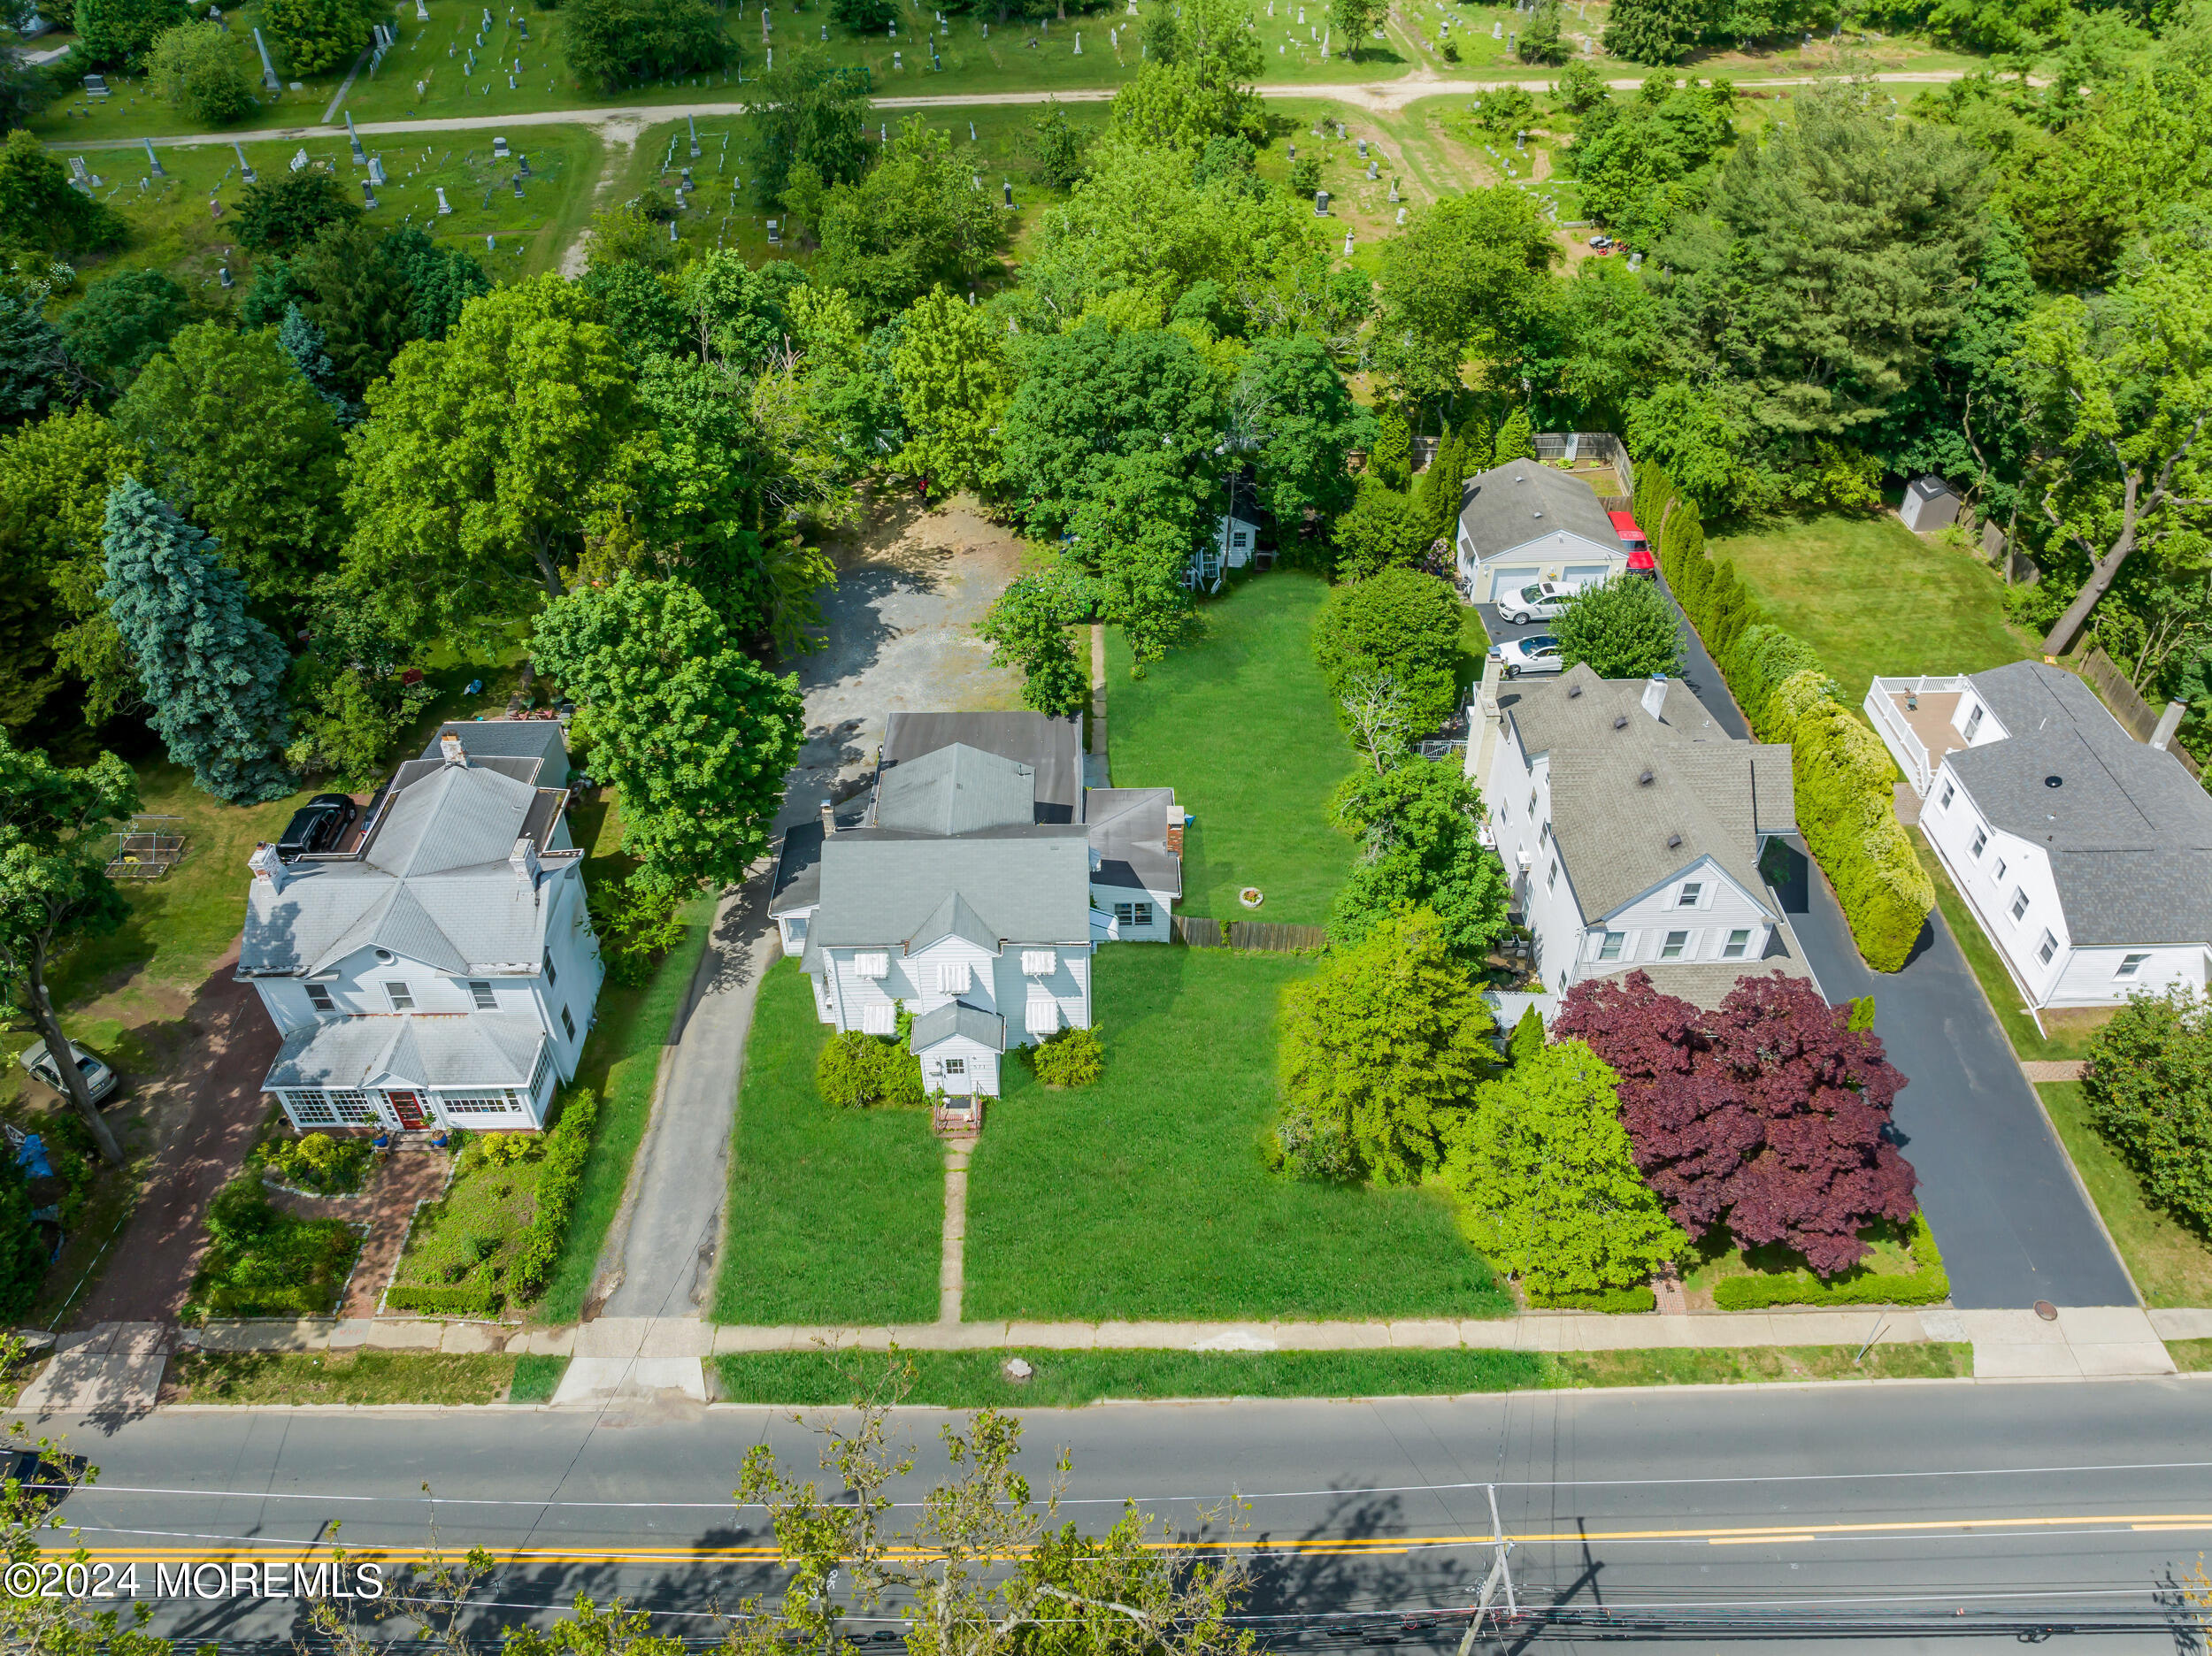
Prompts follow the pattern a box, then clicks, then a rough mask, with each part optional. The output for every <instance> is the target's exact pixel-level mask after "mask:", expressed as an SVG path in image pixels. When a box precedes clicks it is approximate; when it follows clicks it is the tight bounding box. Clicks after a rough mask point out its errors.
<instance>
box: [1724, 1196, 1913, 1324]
mask: <svg viewBox="0 0 2212 1656" xmlns="http://www.w3.org/2000/svg"><path fill="white" fill-rule="evenodd" d="M1906 1239H1907V1242H1908V1244H1909V1246H1910V1247H1911V1249H1912V1253H1913V1259H1914V1261H1915V1262H1916V1264H1917V1265H1918V1266H1919V1269H1917V1270H1915V1271H1913V1272H1912V1273H1911V1274H1909V1275H1901V1274H1896V1275H1893V1274H1888V1273H1885V1272H1881V1271H1870V1270H1865V1269H1860V1270H1853V1271H1847V1272H1846V1273H1845V1274H1844V1275H1842V1276H1838V1277H1835V1278H1833V1279H1832V1280H1831V1281H1828V1282H1823V1281H1822V1280H1821V1279H1820V1278H1819V1277H1817V1276H1814V1275H1813V1273H1812V1272H1810V1271H1809V1270H1794V1271H1780V1272H1762V1273H1761V1274H1759V1275H1758V1276H1724V1277H1723V1278H1722V1279H1721V1280H1720V1281H1719V1282H1718V1283H1717V1284H1715V1285H1714V1288H1713V1304H1714V1305H1715V1306H1716V1307H1718V1308H1719V1309H1721V1310H1723V1311H1763V1310H1764V1309H1766V1308H1767V1307H1769V1306H1793V1305H1809V1306H1845V1305H1935V1304H1938V1303H1939V1302H1940V1301H1942V1300H1944V1299H1949V1298H1950V1295H1951V1278H1950V1275H1949V1273H1947V1271H1946V1270H1945V1269H1943V1255H1942V1253H1940V1252H1939V1250H1938V1249H1937V1247H1936V1243H1935V1235H1934V1233H1933V1232H1932V1231H1931V1230H1929V1229H1928V1222H1927V1220H1926V1219H1925V1218H1924V1217H1923V1216H1922V1215H1917V1214H1916V1215H1913V1219H1912V1223H1911V1227H1910V1229H1909V1230H1908V1231H1907V1233H1906Z"/></svg>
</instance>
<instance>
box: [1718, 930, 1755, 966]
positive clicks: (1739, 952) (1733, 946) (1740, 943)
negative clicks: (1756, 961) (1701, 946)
mask: <svg viewBox="0 0 2212 1656" xmlns="http://www.w3.org/2000/svg"><path fill="white" fill-rule="evenodd" d="M1750 952H1751V928H1750V927H1748V926H1738V927H1737V928H1736V929H1735V930H1734V931H1731V932H1730V933H1729V934H1728V941H1727V942H1725V943H1724V944H1722V945H1721V947H1720V957H1721V959H1723V960H1741V959H1742V958H1743V957H1744V956H1745V955H1746V954H1749V953H1750Z"/></svg>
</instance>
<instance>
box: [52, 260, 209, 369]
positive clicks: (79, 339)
mask: <svg viewBox="0 0 2212 1656" xmlns="http://www.w3.org/2000/svg"><path fill="white" fill-rule="evenodd" d="M192 316H193V304H192V295H190V294H188V293H187V292H185V290H184V289H183V288H180V287H179V286H178V285H177V284H176V282H175V281H173V280H171V279H170V278H169V277H168V276H166V275H165V274H163V273H162V272H160V271H156V270H127V271H118V272H115V274H114V275H112V276H104V277H102V278H101V279H100V280H98V281H96V282H94V283H92V284H91V285H90V286H89V287H88V288H86V289H85V294H84V297H83V298H82V299H81V300H79V301H78V302H77V303H75V304H74V305H73V306H71V307H70V308H69V310H67V311H65V312H64V313H63V315H62V318H61V335H62V338H63V339H64V340H65V341H67V343H68V347H69V355H70V356H71V357H72V358H73V359H74V360H75V361H76V363H77V364H78V365H79V366H80V367H82V368H85V369H88V370H89V371H91V372H94V373H96V374H97V375H98V376H99V377H100V379H101V380H103V381H104V383H105V385H106V386H107V387H109V388H110V390H111V391H121V390H124V389H126V388H127V387H129V385H130V383H131V381H132V380H135V379H137V378H138V376H139V375H140V373H142V372H144V370H145V367H146V364H148V363H150V362H151V361H152V360H153V359H154V358H155V357H157V355H159V354H160V353H161V352H162V351H163V350H164V349H166V348H167V346H168V344H169V341H171V340H172V339H173V338H175V337H176V334H177V330H178V329H180V328H181V327H183V326H185V325H186V324H187V323H188V322H190V321H191V320H192Z"/></svg>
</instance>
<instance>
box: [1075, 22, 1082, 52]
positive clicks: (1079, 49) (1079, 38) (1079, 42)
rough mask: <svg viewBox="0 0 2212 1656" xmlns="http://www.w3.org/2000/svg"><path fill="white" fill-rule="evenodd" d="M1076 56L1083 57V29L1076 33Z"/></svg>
mask: <svg viewBox="0 0 2212 1656" xmlns="http://www.w3.org/2000/svg"><path fill="white" fill-rule="evenodd" d="M1075 55H1076V56H1077V57H1078V58H1080V57H1081V56H1082V55H1083V31H1082V30H1081V29H1078V30H1076V31H1075Z"/></svg>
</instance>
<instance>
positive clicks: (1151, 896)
mask: <svg viewBox="0 0 2212 1656" xmlns="http://www.w3.org/2000/svg"><path fill="white" fill-rule="evenodd" d="M1132 903H1150V904H1151V905H1152V924H1150V925H1148V926H1146V925H1133V924H1129V923H1128V922H1127V921H1124V922H1122V923H1121V924H1120V925H1119V926H1118V928H1117V933H1118V938H1119V939H1120V941H1122V942H1124V943H1165V942H1168V941H1170V940H1171V939H1173V937H1174V935H1175V926H1174V919H1173V916H1174V904H1175V895H1174V893H1172V892H1157V891H1150V890H1145V891H1136V890H1133V889H1131V888H1130V887H1129V886H1126V885H1094V886H1092V887H1091V905H1092V907H1094V908H1100V909H1103V910H1104V911H1105V912H1106V913H1108V914H1113V913H1114V912H1115V910H1116V909H1117V908H1121V907H1124V906H1126V905H1128V904H1132Z"/></svg>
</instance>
